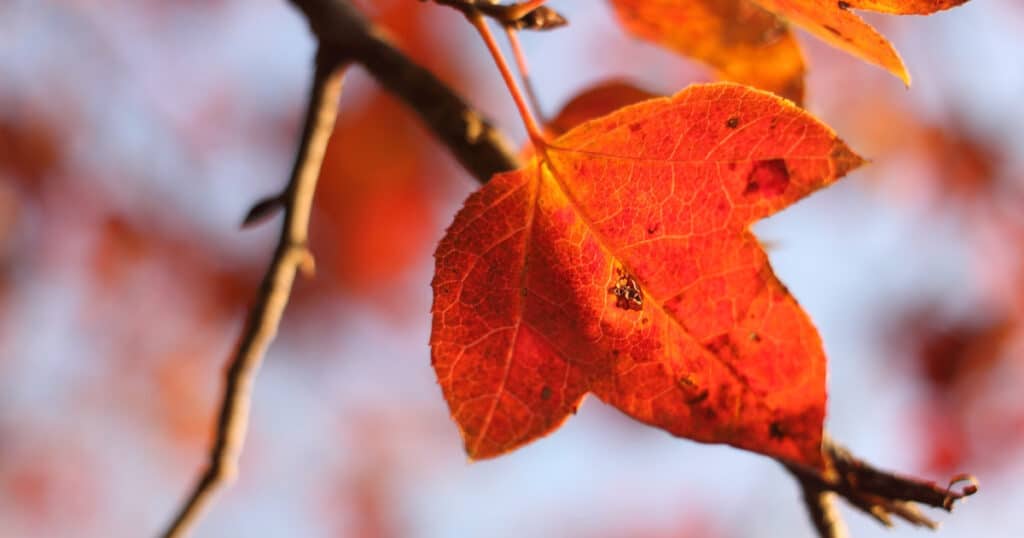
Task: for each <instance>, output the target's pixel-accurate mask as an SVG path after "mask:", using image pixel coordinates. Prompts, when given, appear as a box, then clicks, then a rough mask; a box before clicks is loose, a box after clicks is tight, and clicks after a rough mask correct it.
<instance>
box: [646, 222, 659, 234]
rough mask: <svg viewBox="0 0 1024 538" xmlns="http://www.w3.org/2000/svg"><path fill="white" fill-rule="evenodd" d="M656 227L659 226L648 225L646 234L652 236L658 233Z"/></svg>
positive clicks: (655, 224)
mask: <svg viewBox="0 0 1024 538" xmlns="http://www.w3.org/2000/svg"><path fill="white" fill-rule="evenodd" d="M658 226H660V224H659V223H657V222H655V223H652V224H649V225H648V226H647V233H648V234H650V235H654V233H655V232H657V231H658Z"/></svg>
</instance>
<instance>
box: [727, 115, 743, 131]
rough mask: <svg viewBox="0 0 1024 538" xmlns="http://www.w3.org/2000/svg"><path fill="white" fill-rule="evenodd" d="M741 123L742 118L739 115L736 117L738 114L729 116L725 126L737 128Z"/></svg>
mask: <svg viewBox="0 0 1024 538" xmlns="http://www.w3.org/2000/svg"><path fill="white" fill-rule="evenodd" d="M739 125H740V119H739V118H738V117H736V116H733V117H731V118H729V119H728V120H726V122H725V126H726V127H728V128H730V129H735V128H737V127H739Z"/></svg>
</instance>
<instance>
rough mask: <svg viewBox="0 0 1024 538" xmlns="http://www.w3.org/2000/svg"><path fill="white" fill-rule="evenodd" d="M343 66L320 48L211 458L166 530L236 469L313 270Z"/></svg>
mask: <svg viewBox="0 0 1024 538" xmlns="http://www.w3.org/2000/svg"><path fill="white" fill-rule="evenodd" d="M343 73H344V63H343V62H341V61H339V60H338V59H337V58H331V57H328V56H326V55H324V54H323V51H321V52H320V53H319V54H317V59H316V70H315V74H314V76H313V87H312V89H311V95H310V99H309V108H308V109H307V111H306V119H305V123H304V127H303V131H302V138H301V140H300V142H299V149H298V153H297V155H296V158H295V165H294V167H293V169H292V173H291V179H290V180H289V182H288V187H287V188H286V190H285V192H284V209H285V218H284V224H283V225H282V228H281V237H280V240H279V241H278V244H277V249H276V250H275V251H274V257H273V260H272V261H271V262H270V266H269V267H268V268H267V272H266V275H264V277H263V283H262V285H261V287H260V291H259V294H258V295H257V297H256V301H255V303H254V304H253V306H252V309H251V310H250V311H249V318H248V321H247V323H246V326H245V329H244V331H243V332H242V337H241V339H240V340H239V343H238V347H237V348H236V350H235V353H234V356H233V357H232V359H231V362H230V364H229V366H228V370H227V373H226V375H225V389H224V399H223V404H222V407H221V411H220V416H219V418H218V420H217V430H216V441H215V442H214V446H213V449H212V450H211V452H210V461H209V463H208V464H207V467H206V470H205V472H204V473H203V475H202V477H201V478H200V479H199V482H198V483H197V484H196V486H195V488H194V489H193V491H192V493H191V495H190V496H189V498H188V500H187V501H186V502H185V504H184V505H183V506H182V508H181V511H180V512H179V513H178V515H177V517H175V519H174V521H173V522H172V524H171V525H170V527H168V529H167V531H166V532H165V533H164V536H167V537H177V536H184V535H185V534H187V533H188V532H189V531H190V529H191V528H192V527H193V526H194V525H195V523H196V521H197V519H198V518H199V516H200V515H201V514H202V513H203V511H204V510H205V508H206V507H207V506H208V505H209V503H210V501H211V499H212V498H213V495H214V494H215V493H216V492H217V491H218V489H220V487H221V486H223V485H225V484H226V483H228V482H230V481H231V480H232V479H234V476H235V475H236V474H237V471H238V459H239V455H240V453H241V450H242V444H243V442H244V441H245V432H246V428H247V423H248V417H249V406H250V397H251V392H252V384H253V379H254V378H255V376H256V371H257V370H258V368H259V365H260V362H261V361H262V358H263V355H264V354H265V353H266V350H267V347H268V346H269V345H270V342H271V341H272V340H273V339H274V336H275V335H276V334H277V327H278V324H279V323H280V321H281V315H282V314H283V313H284V308H285V305H286V304H287V303H288V296H289V295H290V294H291V288H292V284H293V283H294V281H295V274H296V273H297V272H298V271H300V270H301V271H303V272H304V273H310V272H311V271H312V267H313V265H312V261H313V258H312V256H311V254H310V252H309V250H308V248H307V246H306V243H307V237H308V231H309V216H310V211H311V208H312V205H313V193H314V192H315V190H316V180H317V177H318V176H319V175H320V165H321V164H322V163H323V157H324V151H325V150H326V148H327V140H328V138H329V137H330V134H331V131H332V129H333V128H334V119H335V116H336V115H337V110H338V98H339V96H340V93H341V81H342V77H343Z"/></svg>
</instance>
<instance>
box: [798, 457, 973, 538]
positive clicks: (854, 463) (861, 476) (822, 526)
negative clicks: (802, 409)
mask: <svg viewBox="0 0 1024 538" xmlns="http://www.w3.org/2000/svg"><path fill="white" fill-rule="evenodd" d="M822 452H823V453H824V456H825V462H826V467H825V470H823V471H816V470H811V469H808V468H805V467H800V466H797V465H791V464H786V463H783V465H785V467H786V469H788V470H789V472H790V473H792V474H793V476H794V477H796V479H797V481H798V482H799V483H800V486H801V488H802V489H803V492H804V499H805V504H807V507H808V510H809V513H810V516H811V520H812V522H813V523H814V526H815V528H816V529H817V530H818V533H819V536H821V537H822V538H831V537H832V536H834V534H830V533H832V532H835V531H834V530H830V529H832V528H833V527H834V524H832V523H829V522H828V520H827V518H825V514H824V510H818V509H817V508H816V507H815V505H816V503H818V500H817V498H818V497H820V495H821V494H823V493H824V492H834V493H836V494H838V495H840V496H842V497H843V498H844V499H846V500H847V501H848V502H849V503H850V504H851V505H853V506H854V507H856V508H857V509H859V510H861V511H863V512H864V513H865V514H867V515H869V516H871V517H873V518H875V519H876V520H878V522H879V523H881V524H882V525H885V526H887V527H891V526H892V524H893V523H892V516H897V517H899V518H901V519H903V520H904V521H906V522H908V523H910V524H912V525H918V526H922V527H928V528H931V529H934V528H937V527H938V523H936V522H935V521H932V520H931V519H929V518H928V517H926V516H925V515H924V514H922V513H921V511H920V509H919V508H918V504H921V505H925V506H930V507H933V508H942V509H944V510H946V511H947V512H948V511H952V509H953V505H954V504H955V503H956V501H958V500H960V499H963V498H964V497H968V496H970V495H973V494H975V493H977V491H978V486H977V484H976V483H975V482H974V479H973V478H971V477H970V476H967V475H960V476H956V477H954V478H953V480H951V481H950V483H949V486H947V487H945V488H943V487H941V486H939V485H937V484H935V483H934V482H927V481H923V480H917V479H914V478H909V477H904V476H899V475H896V474H893V473H889V472H886V471H881V470H879V469H876V468H874V467H872V466H871V465H869V464H867V463H865V462H863V461H861V460H859V459H857V458H855V457H854V456H853V455H852V454H851V453H850V452H849V451H848V450H846V449H845V448H843V447H841V446H839V445H838V444H836V443H835V442H833V441H832V440H831V439H829V438H827V437H826V438H825V440H824V441H823V442H822ZM963 481H970V484H968V485H967V486H965V487H964V488H963V489H962V490H961V491H959V492H957V491H953V489H952V488H953V486H954V485H956V484H957V483H959V482H963Z"/></svg>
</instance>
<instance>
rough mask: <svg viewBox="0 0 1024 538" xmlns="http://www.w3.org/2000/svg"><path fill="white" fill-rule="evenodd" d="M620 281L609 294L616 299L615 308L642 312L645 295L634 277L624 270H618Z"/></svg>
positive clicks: (609, 290) (618, 280)
mask: <svg viewBox="0 0 1024 538" xmlns="http://www.w3.org/2000/svg"><path fill="white" fill-rule="evenodd" d="M616 273H618V275H619V276H618V279H617V280H616V281H615V285H614V286H612V287H610V288H608V293H611V294H612V295H614V296H615V297H616V299H615V306H617V307H619V308H621V309H623V310H642V309H643V307H644V294H643V291H641V290H640V285H639V284H637V283H636V280H634V279H633V276H632V275H630V274H629V273H627V272H626V271H625V270H624V269H622V268H619V269H617V270H616Z"/></svg>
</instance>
